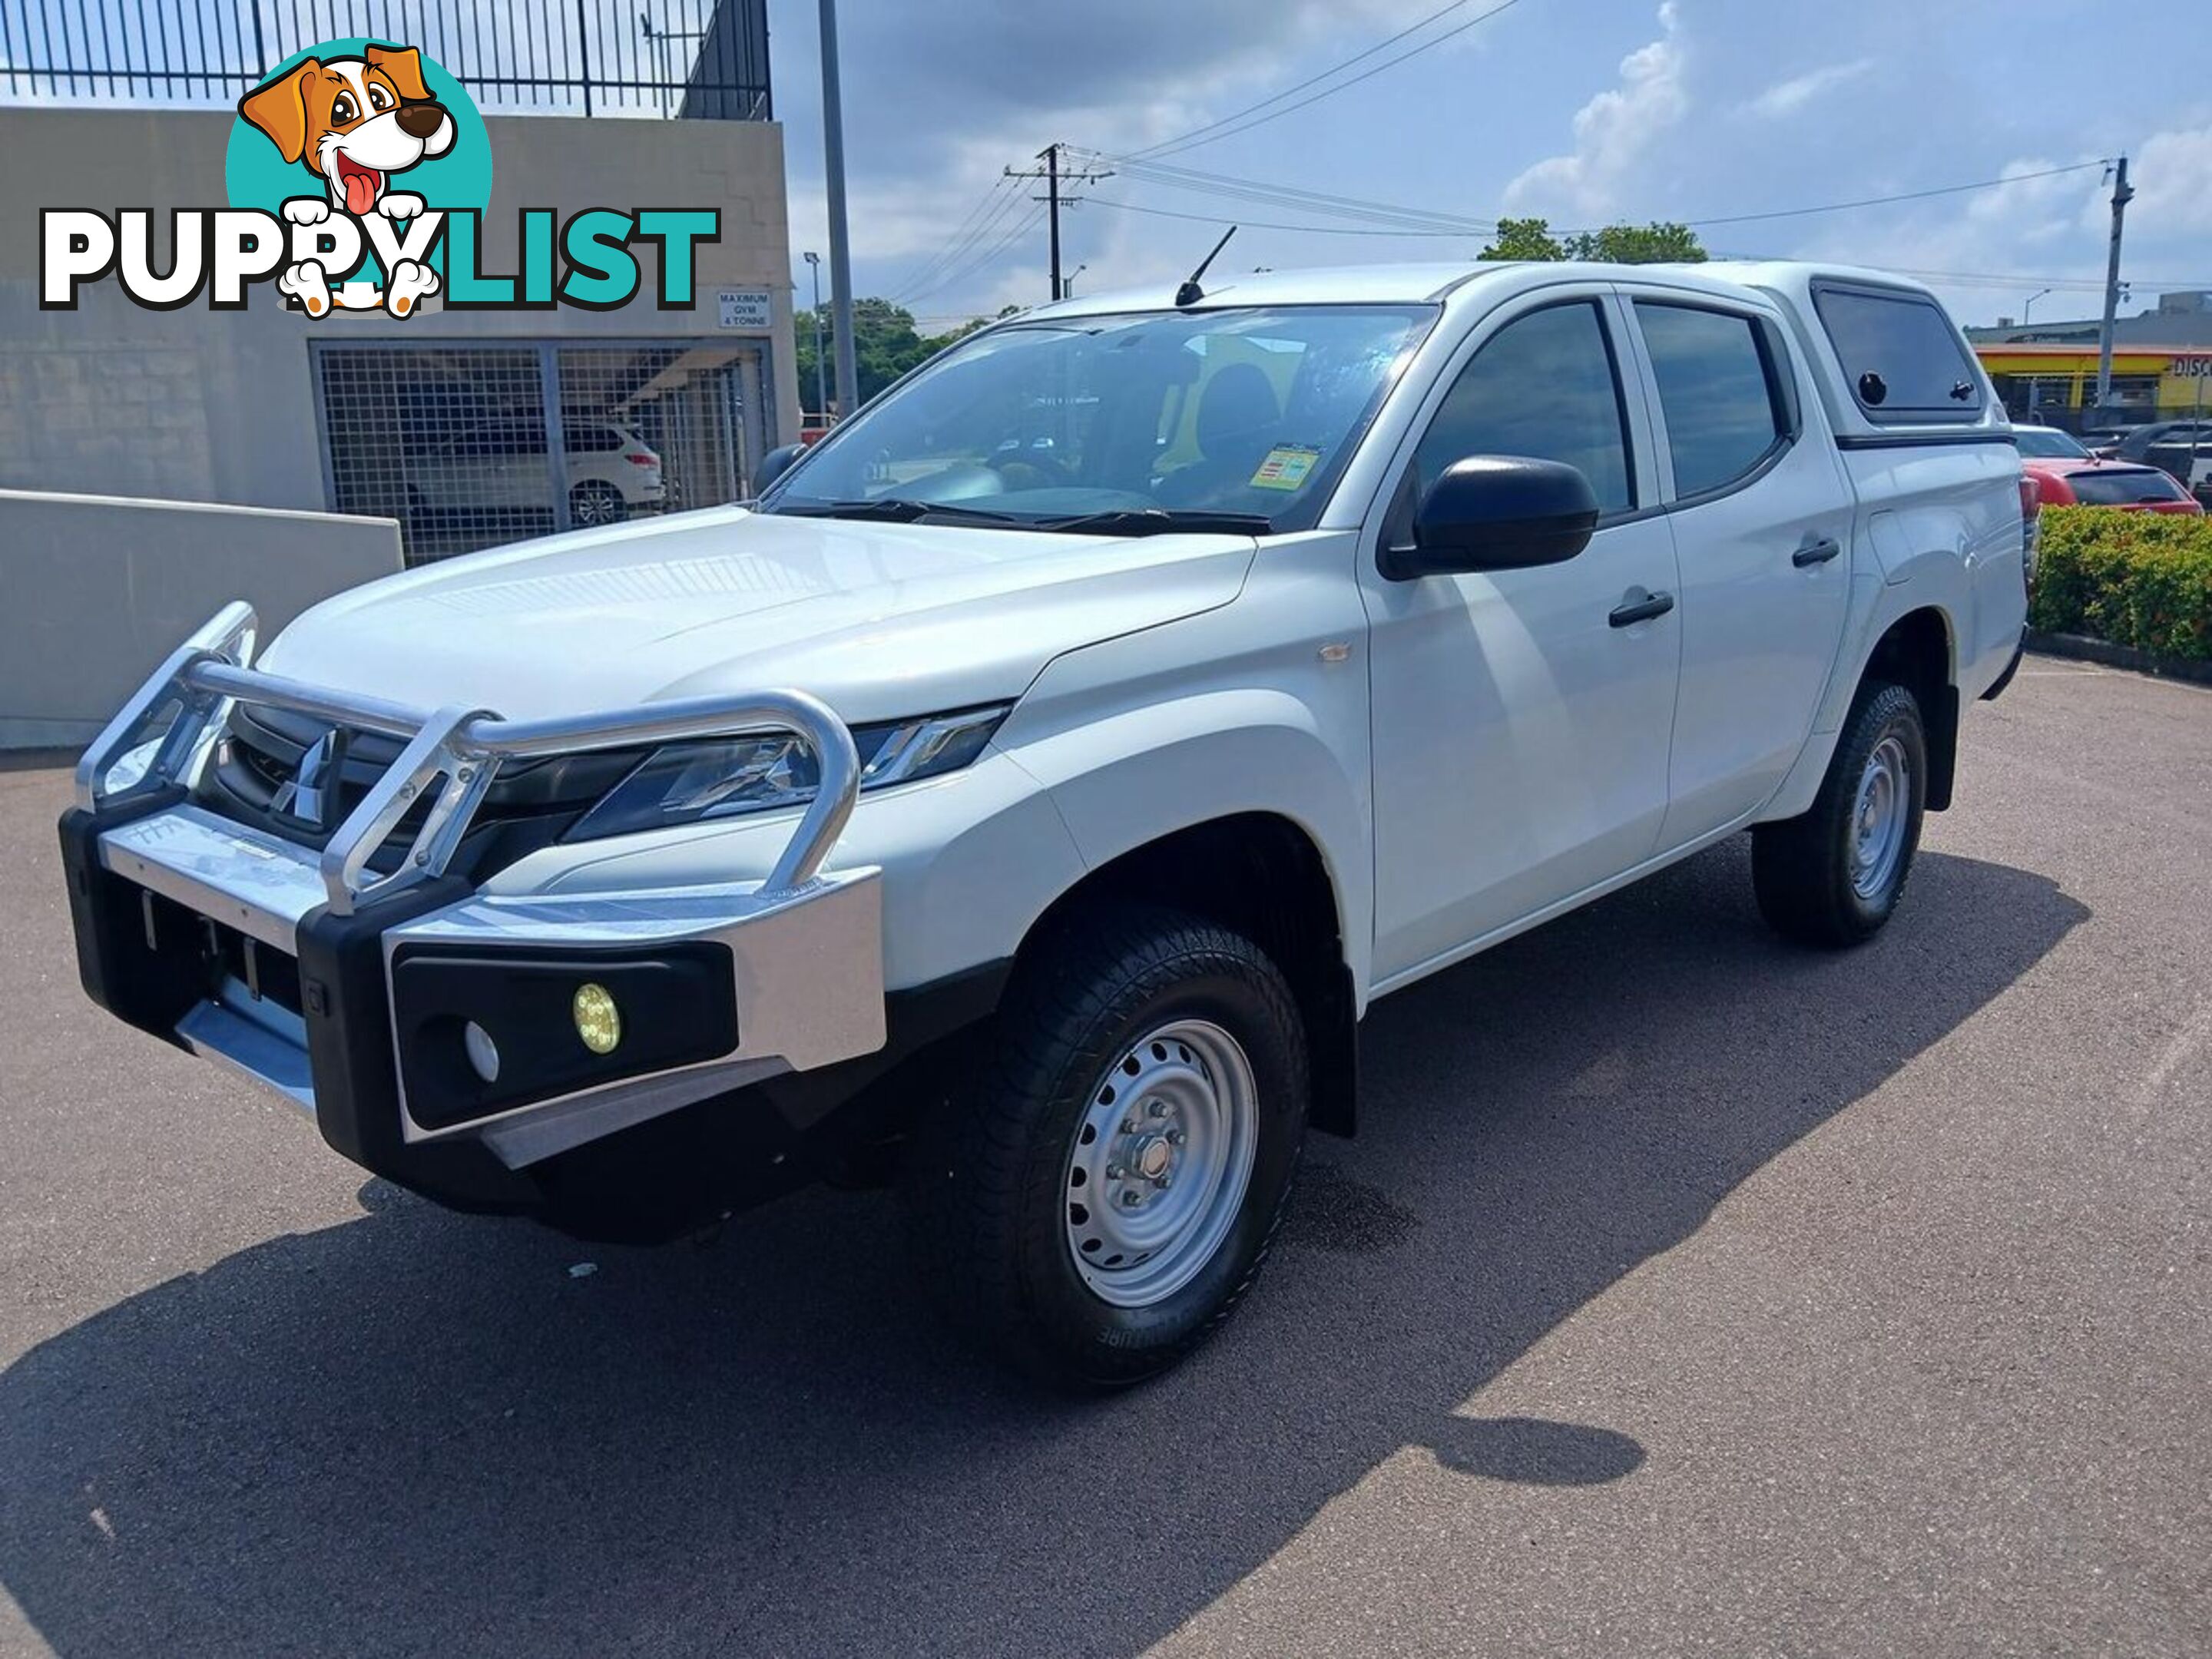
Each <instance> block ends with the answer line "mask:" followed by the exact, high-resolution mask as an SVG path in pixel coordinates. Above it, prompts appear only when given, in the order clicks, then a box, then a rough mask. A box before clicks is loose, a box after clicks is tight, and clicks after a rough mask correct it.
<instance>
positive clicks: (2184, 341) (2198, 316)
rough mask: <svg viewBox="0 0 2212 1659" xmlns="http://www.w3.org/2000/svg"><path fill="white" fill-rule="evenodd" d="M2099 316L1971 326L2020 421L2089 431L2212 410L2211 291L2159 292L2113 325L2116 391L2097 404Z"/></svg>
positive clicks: (2008, 406)
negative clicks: (2153, 300)
mask: <svg viewBox="0 0 2212 1659" xmlns="http://www.w3.org/2000/svg"><path fill="white" fill-rule="evenodd" d="M2101 325H2102V319H2100V318H2097V317H2087V318H2075V319H2065V320H2062V321H2058V322H2036V323H2028V324H2015V323H2014V322H2012V321H2011V320H2010V319H2003V318H2001V319H1998V322H1997V325H1996V326H1995V327H1994V328H1970V329H1968V330H1967V331H1966V337H1967V338H1968V339H1969V340H1970V341H1972V343H1973V348H1974V355H1975V356H1977V357H1978V358H1980V359H1981V362H1982V367H1983V368H1985V369H1987V370H1988V371H1989V374H1990V379H1991V380H1993V381H1994V382H1996V388H1997V393H1998V395H1999V396H2000V397H2002V398H2003V399H2004V403H2005V407H2006V409H2007V410H2008V411H2009V412H2010V414H2011V416H2012V418H2013V419H2014V420H2015V421H2034V422H2040V423H2042V424H2044V425H2047V426H2060V427H2064V428H2067V429H2068V430H2069V431H2078V430H2080V429H2081V428H2082V427H2083V426H2084V425H2087V426H2090V427H2092V428H2094V427H2096V426H2098V425H2100V424H2104V425H2119V424H2133V423H2137V422H2149V421H2158V420H2180V419H2185V418H2188V417H2190V416H2201V415H2203V414H2205V413H2207V412H2208V410H2212V293H2206V292H2203V291H2200V290H2191V291H2188V292H2184V293H2176V294H2163V295H2160V296H2159V301H2158V304H2157V305H2156V306H2155V307H2153V308H2152V309H2150V310H2148V311H2144V312H2140V313H2137V314H2136V315H2135V316H2132V317H2120V318H2116V319H2114V320H2113V325H2112V395H2111V396H2110V398H2107V399H2106V403H2105V404H2104V405H2103V407H2102V408H2101V409H2100V407H2099V406H2098V404H2097V360H2098V335H2099V331H2100V327H2101Z"/></svg>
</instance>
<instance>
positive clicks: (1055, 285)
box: [1006, 143, 1114, 300]
mask: <svg viewBox="0 0 2212 1659" xmlns="http://www.w3.org/2000/svg"><path fill="white" fill-rule="evenodd" d="M1037 160H1038V161H1042V162H1043V163H1044V166H1043V167H1042V168H1041V169H1039V170H1037V171H1035V172H1030V173H1020V172H1017V171H1016V170H1015V169H1013V168H1012V167H1008V168H1007V169H1006V177H1007V178H1009V179H1038V180H1041V181H1042V183H1043V185H1044V189H1045V193H1044V194H1043V195H1042V196H1032V197H1030V200H1031V201H1033V202H1042V203H1043V204H1045V206H1046V209H1047V212H1048V217H1049V218H1050V220H1051V222H1052V297H1053V298H1054V299H1055V300H1065V299H1066V297H1067V283H1066V281H1064V280H1063V279H1062V278H1061V276H1060V209H1062V208H1064V207H1073V206H1074V205H1075V204H1077V203H1078V202H1079V201H1080V200H1082V197H1078V196H1063V195H1061V194H1060V183H1061V181H1062V179H1063V178H1065V179H1066V180H1068V181H1069V182H1072V183H1075V184H1084V185H1095V184H1097V182H1098V181H1099V180H1100V179H1111V178H1112V177H1113V176H1114V175H1113V174H1112V173H1101V172H1096V171H1091V170H1087V169H1086V170H1085V171H1083V172H1079V173H1066V174H1062V173H1061V172H1060V145H1059V144H1057V143H1051V144H1047V145H1046V146H1045V147H1044V148H1043V149H1041V150H1039V151H1038V152H1037Z"/></svg>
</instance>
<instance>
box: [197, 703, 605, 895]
mask: <svg viewBox="0 0 2212 1659" xmlns="http://www.w3.org/2000/svg"><path fill="white" fill-rule="evenodd" d="M330 735H331V728H330V727H329V726H327V725H325V724H324V723H323V722H322V721H320V720H314V719H313V718H312V717H310V716H307V715H303V714H292V713H289V712H288V711H286V710H284V709H280V708H246V707H245V706H243V705H240V706H238V707H235V708H233V709H232V711H231V714H230V718H229V719H228V720H227V721H226V722H225V724H224V726H223V731H222V737H221V738H220V739H219V740H218V742H217V744H216V752H215V757H214V762H213V763H212V764H211V765H210V767H209V768H208V770H207V774H206V777H205V780H204V782H203V784H202V786H201V788H200V792H199V798H200V801H201V804H202V805H204V806H207V807H208V808H209V809H210V810H211V811H216V812H220V813H221V814H222V816H224V817H228V818H232V819H234V820H236V821H237V822H239V823H250V824H252V825H254V826H255V827H256V828H258V829H264V830H267V831H268V832H270V834H272V835H276V836H283V838H284V839H285V840H287V841H290V842H297V843H298V844H300V845H301V846H305V847H313V848H321V847H323V846H324V845H325V844H326V843H327V842H329V840H330V838H331V835H332V833H333V832H334V831H335V830H336V829H337V826H338V825H339V824H341V823H344V822H345V820H346V818H347V817H348V816H349V814H350V813H351V812H352V811H353V810H354V809H355V808H356V807H357V806H359V805H361V802H362V797H364V796H365V795H367V794H368V791H369V790H370V789H371V788H372V787H374V785H375V783H376V781H377V780H378V779H379V778H380V777H382V776H383V775H384V774H385V772H386V770H387V769H389V768H390V767H391V765H392V763H393V762H394V761H396V760H398V758H399V754H400V751H401V750H402V749H404V747H405V745H404V744H403V743H401V742H400V740H399V739H398V738H390V737H386V736H384V735H382V734H381V733H379V732H362V731H351V730H349V731H348V732H346V733H345V742H344V746H343V751H342V758H341V759H340V760H339V761H338V763H337V765H336V766H335V767H334V768H331V769H328V771H329V772H334V773H335V776H332V775H328V773H327V772H326V775H324V776H323V777H321V778H320V779H319V780H317V781H319V783H320V785H321V786H322V787H323V789H324V790H325V792H326V795H327V797H328V799H327V804H326V806H325V812H324V814H323V817H322V823H321V825H320V827H319V826H318V825H316V824H314V823H309V822H307V820H305V819H304V818H303V817H301V815H300V814H299V812H298V811H296V810H287V809H288V808H295V807H296V802H297V800H298V799H299V797H298V795H297V793H294V794H293V795H291V796H290V797H289V798H288V794H287V791H288V787H289V786H291V785H294V784H295V783H297V782H298V781H299V777H300V771H301V762H302V760H303V759H304V758H305V757H306V756H307V753H308V751H309V750H312V749H313V748H314V747H315V746H316V745H317V744H319V743H321V742H322V741H323V739H324V738H326V737H328V736H330ZM643 758H644V751H641V750H600V751H598V752H594V753H591V754H582V755H556V756H551V757H547V758H545V759H543V760H532V761H506V762H502V763H501V766H500V770H499V775H498V776H497V778H496V779H495V780H494V781H493V783H492V787H491V789H490V792H489V793H488V794H487V795H486V796H485V798H484V801H483V805H481V806H479V807H478V808H477V814H476V817H475V818H474V819H473V820H472V821H471V823H470V827H469V832H468V834H467V836H465V837H464V838H463V840H462V842H461V846H460V849H459V853H458V854H457V855H456V857H455V858H454V860H453V866H452V867H453V870H454V871H455V872H456V873H459V874H461V875H464V876H474V877H477V878H481V877H482V876H484V875H488V874H489V873H490V872H492V871H493V870H495V869H499V868H501V867H502V866H506V865H508V864H512V863H513V861H514V860H516V859H518V858H520V857H521V856H522V855H523V854H525V853H528V852H532V851H534V850H535V849H536V848H539V847H543V846H547V845H550V843H551V842H555V841H556V840H558V839H559V838H560V836H561V835H562V832H563V831H564V830H566V829H568V826H569V825H570V824H571V823H574V822H575V821H576V819H577V818H578V817H581V816H582V814H583V813H584V811H586V809H588V808H589V807H590V806H591V805H592V804H593V803H595V802H596V801H598V800H599V798H600V797H601V796H603V795H604V794H605V793H606V792H607V791H608V790H609V789H611V788H612V787H614V786H615V785H616V784H617V783H619V782H620V781H622V780H623V778H624V777H625V776H627V775H629V772H630V771H631V769H633V768H635V766H636V765H637V763H639V761H641V759H643ZM429 808H430V799H429V798H428V797H427V796H426V797H425V798H424V799H422V800H420V801H418V802H417V803H416V805H415V806H414V807H413V808H411V809H410V811H409V812H408V813H407V815H406V816H405V817H403V818H402V819H401V820H400V821H399V823H398V827H397V828H396V829H394V830H393V831H392V835H391V836H388V837H387V838H386V840H385V842H384V843H383V844H382V845H381V846H380V847H379V848H377V850H376V852H375V853H374V854H373V855H372V856H371V857H370V859H369V867H370V868H371V869H372V870H374V871H377V872H380V873H383V872H389V871H391V870H393V869H396V868H397V867H398V864H399V860H401V859H402V858H404V856H405V854H406V850H407V848H408V847H409V845H410V843H411V842H413V840H414V838H415V835H416V831H417V830H418V829H420V828H421V827H422V819H423V817H424V816H425V815H426V814H427V813H428V811H429Z"/></svg>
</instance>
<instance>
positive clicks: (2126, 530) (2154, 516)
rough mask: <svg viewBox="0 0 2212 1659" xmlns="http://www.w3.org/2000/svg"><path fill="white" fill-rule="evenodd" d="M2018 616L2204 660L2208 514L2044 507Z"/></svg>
mask: <svg viewBox="0 0 2212 1659" xmlns="http://www.w3.org/2000/svg"><path fill="white" fill-rule="evenodd" d="M2028 623H2029V625H2030V626H2032V627H2034V628H2039V629H2043V630H2044V631H2045V633H2051V634H2086V635H2089V636H2090V637H2092V638H2093V639H2100V640H2109V641H2112V643H2113V644H2114V645H2126V646H2132V647H2135V648H2136V650H2138V651H2154V652H2157V653H2160V654H2162V655H2165V656H2169V657H2187V658H2191V659H2195V660H2197V661H2206V660H2212V518H2202V519H2199V518H2185V517H2183V516H2181V515H2180V514H2178V513H2130V512H2125V511H2123V510H2121V509H2120V508H2118V507H2045V509H2044V511H2043V552H2042V557H2041V561H2040V562H2039V564H2038V565H2037V567H2036V576H2035V598H2034V601H2033V604H2032V605H2030V606H2029V608H2028Z"/></svg>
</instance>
